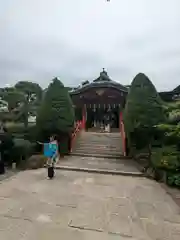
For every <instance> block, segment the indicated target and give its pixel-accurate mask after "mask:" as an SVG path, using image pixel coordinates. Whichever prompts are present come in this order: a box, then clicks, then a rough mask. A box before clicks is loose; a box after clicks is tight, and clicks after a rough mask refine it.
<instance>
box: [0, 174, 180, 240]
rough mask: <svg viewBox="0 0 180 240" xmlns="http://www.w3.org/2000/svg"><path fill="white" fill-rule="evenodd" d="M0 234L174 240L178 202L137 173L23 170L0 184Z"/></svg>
mask: <svg viewBox="0 0 180 240" xmlns="http://www.w3.org/2000/svg"><path fill="white" fill-rule="evenodd" d="M0 239H2V240H3V239H4V240H16V239H17V240H59V239H65V240H70V239H72V240H81V239H85V240H92V239H93V240H96V239H97V240H99V239H103V240H116V239H119V240H127V239H129V240H179V239H180V215H179V208H178V207H177V205H176V204H175V203H174V202H173V200H172V199H171V197H170V196H169V195H168V194H166V192H165V190H164V189H163V188H161V186H160V185H159V184H158V183H156V182H154V181H151V180H149V179H145V178H142V177H141V178H138V177H136V178H133V177H125V176H110V175H102V174H90V173H83V172H70V171H67V172H66V171H60V170H59V171H57V172H56V177H55V178H54V179H53V180H47V179H46V170H45V169H39V170H35V171H24V172H20V173H18V174H17V175H15V176H13V177H11V178H9V179H7V180H4V181H3V182H1V184H0Z"/></svg>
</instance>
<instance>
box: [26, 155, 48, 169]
mask: <svg viewBox="0 0 180 240" xmlns="http://www.w3.org/2000/svg"><path fill="white" fill-rule="evenodd" d="M46 161H47V158H46V157H45V156H44V155H39V154H38V155H32V156H31V157H30V158H28V159H27V161H26V168H27V169H38V168H42V167H44V164H45V163H46Z"/></svg>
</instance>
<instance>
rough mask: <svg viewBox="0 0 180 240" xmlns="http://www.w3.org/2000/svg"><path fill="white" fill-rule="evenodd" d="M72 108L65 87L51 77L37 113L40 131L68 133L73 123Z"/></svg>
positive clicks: (49, 133)
mask: <svg viewBox="0 0 180 240" xmlns="http://www.w3.org/2000/svg"><path fill="white" fill-rule="evenodd" d="M74 118H75V116H74V109H73V104H72V101H71V98H70V95H69V93H68V91H67V89H66V88H65V87H64V85H63V84H62V82H61V81H59V80H58V79H57V78H55V79H53V81H52V83H51V84H50V85H49V87H48V89H47V91H46V94H45V96H44V98H43V101H42V104H41V107H40V108H39V111H38V115H37V128H38V129H39V130H40V133H42V132H43V131H44V132H47V133H48V135H51V134H54V133H60V132H61V133H62V132H65V133H69V132H71V130H72V128H73V125H74Z"/></svg>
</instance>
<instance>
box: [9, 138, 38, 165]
mask: <svg viewBox="0 0 180 240" xmlns="http://www.w3.org/2000/svg"><path fill="white" fill-rule="evenodd" d="M33 147H34V145H33V144H32V143H31V142H30V141H28V140H24V139H14V147H13V162H16V164H17V166H20V167H23V166H24V164H25V161H26V160H27V159H28V158H29V157H30V156H31V155H32V153H33Z"/></svg>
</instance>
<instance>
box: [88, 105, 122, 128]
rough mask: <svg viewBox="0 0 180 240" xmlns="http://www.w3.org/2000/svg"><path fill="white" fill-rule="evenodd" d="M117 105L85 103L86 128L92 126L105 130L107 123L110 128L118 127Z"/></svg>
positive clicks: (118, 108) (118, 107)
mask: <svg viewBox="0 0 180 240" xmlns="http://www.w3.org/2000/svg"><path fill="white" fill-rule="evenodd" d="M119 113H120V106H119V105H116V104H114V105H110V104H107V105H106V104H93V105H92V104H90V105H86V130H88V129H91V128H94V129H97V130H98V129H99V130H100V129H101V130H103V129H104V130H105V127H106V126H108V125H109V128H110V129H118V128H119Z"/></svg>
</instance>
